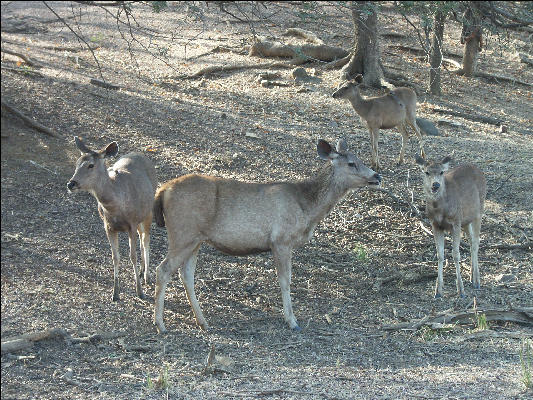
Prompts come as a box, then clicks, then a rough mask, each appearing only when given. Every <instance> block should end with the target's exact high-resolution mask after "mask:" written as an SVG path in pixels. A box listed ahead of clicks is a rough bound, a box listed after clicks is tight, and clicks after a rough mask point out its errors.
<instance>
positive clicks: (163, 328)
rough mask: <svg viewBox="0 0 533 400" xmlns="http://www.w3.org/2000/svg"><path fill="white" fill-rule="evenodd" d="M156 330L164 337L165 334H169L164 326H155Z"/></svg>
mask: <svg viewBox="0 0 533 400" xmlns="http://www.w3.org/2000/svg"><path fill="white" fill-rule="evenodd" d="M155 329H156V330H157V333H158V334H160V335H164V334H165V333H167V328H165V327H164V326H159V325H158V324H155Z"/></svg>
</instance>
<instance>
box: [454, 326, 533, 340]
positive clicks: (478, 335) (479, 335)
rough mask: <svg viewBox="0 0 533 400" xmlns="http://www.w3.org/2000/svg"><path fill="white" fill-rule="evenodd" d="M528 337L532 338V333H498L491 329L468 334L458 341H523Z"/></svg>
mask: <svg viewBox="0 0 533 400" xmlns="http://www.w3.org/2000/svg"><path fill="white" fill-rule="evenodd" d="M530 337H533V333H529V332H521V331H513V332H505V331H503V332H498V331H494V330H492V329H485V330H482V331H477V332H473V333H470V334H468V335H464V336H463V337H460V338H459V340H458V341H459V342H464V341H466V340H472V339H487V338H497V339H499V338H503V339H524V338H530Z"/></svg>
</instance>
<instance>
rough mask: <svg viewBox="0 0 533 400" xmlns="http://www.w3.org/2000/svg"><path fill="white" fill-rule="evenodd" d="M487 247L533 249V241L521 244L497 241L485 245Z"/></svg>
mask: <svg viewBox="0 0 533 400" xmlns="http://www.w3.org/2000/svg"><path fill="white" fill-rule="evenodd" d="M483 248H485V249H499V250H533V243H532V242H528V243H521V244H507V243H497V244H490V245H487V246H483Z"/></svg>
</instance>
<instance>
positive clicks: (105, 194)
mask: <svg viewBox="0 0 533 400" xmlns="http://www.w3.org/2000/svg"><path fill="white" fill-rule="evenodd" d="M100 176H101V178H100V182H99V183H98V185H96V187H95V188H94V189H92V190H90V192H91V194H92V195H93V196H94V197H95V198H96V200H98V203H99V204H100V205H102V207H104V209H107V210H109V209H110V208H113V203H114V202H115V196H114V194H115V178H116V172H115V171H113V170H112V169H111V168H110V169H109V170H104V173H102V174H100Z"/></svg>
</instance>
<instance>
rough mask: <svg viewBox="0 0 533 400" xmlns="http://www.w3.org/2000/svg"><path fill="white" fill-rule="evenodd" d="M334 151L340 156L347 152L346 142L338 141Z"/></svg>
mask: <svg viewBox="0 0 533 400" xmlns="http://www.w3.org/2000/svg"><path fill="white" fill-rule="evenodd" d="M336 150H337V153H341V154H344V153H346V152H347V151H348V145H347V144H346V140H344V139H338V140H337V146H336Z"/></svg>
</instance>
